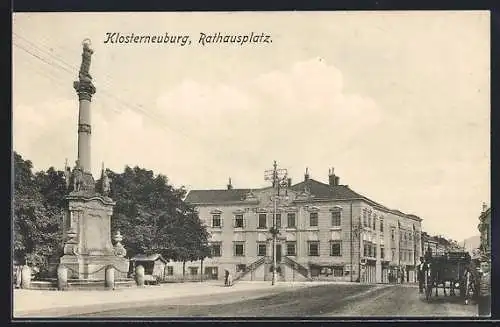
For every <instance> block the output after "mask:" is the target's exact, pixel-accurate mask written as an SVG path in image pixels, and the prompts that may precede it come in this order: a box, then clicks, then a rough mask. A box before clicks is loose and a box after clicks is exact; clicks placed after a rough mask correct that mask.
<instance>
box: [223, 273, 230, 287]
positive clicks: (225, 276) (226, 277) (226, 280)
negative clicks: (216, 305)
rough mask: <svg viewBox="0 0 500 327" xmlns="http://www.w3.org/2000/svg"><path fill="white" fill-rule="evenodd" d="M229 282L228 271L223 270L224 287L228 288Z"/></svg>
mask: <svg viewBox="0 0 500 327" xmlns="http://www.w3.org/2000/svg"><path fill="white" fill-rule="evenodd" d="M228 282H229V270H227V269H224V286H228Z"/></svg>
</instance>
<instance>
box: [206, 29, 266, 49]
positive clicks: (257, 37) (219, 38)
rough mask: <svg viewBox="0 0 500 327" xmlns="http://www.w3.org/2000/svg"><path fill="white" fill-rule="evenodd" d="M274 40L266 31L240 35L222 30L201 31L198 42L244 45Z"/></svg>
mask: <svg viewBox="0 0 500 327" xmlns="http://www.w3.org/2000/svg"><path fill="white" fill-rule="evenodd" d="M272 42H273V40H272V38H271V36H270V35H267V34H265V33H260V34H259V33H254V32H252V33H250V34H243V35H242V34H240V35H230V34H222V33H220V32H217V33H214V34H205V33H200V39H199V40H198V43H199V44H201V45H203V46H205V45H210V44H220V43H227V44H237V45H244V44H247V43H249V44H250V43H272Z"/></svg>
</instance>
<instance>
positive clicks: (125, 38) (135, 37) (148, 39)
mask: <svg viewBox="0 0 500 327" xmlns="http://www.w3.org/2000/svg"><path fill="white" fill-rule="evenodd" d="M104 43H105V44H176V45H180V46H185V45H189V44H191V40H190V39H189V35H172V34H169V33H168V32H165V33H164V34H135V33H126V34H123V33H120V32H114V33H111V32H108V33H106V35H105V37H104Z"/></svg>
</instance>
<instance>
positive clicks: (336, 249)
mask: <svg viewBox="0 0 500 327" xmlns="http://www.w3.org/2000/svg"><path fill="white" fill-rule="evenodd" d="M330 255H331V256H332V257H341V256H342V242H341V241H332V242H331V243H330Z"/></svg>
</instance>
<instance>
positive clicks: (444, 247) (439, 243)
mask: <svg viewBox="0 0 500 327" xmlns="http://www.w3.org/2000/svg"><path fill="white" fill-rule="evenodd" d="M428 249H430V250H431V254H432V255H433V256H435V255H443V254H445V253H446V252H448V251H450V250H451V244H450V242H448V240H446V239H445V238H444V237H441V236H430V235H429V234H427V233H426V232H423V233H422V253H424V254H425V253H426V252H427V250H428Z"/></svg>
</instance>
